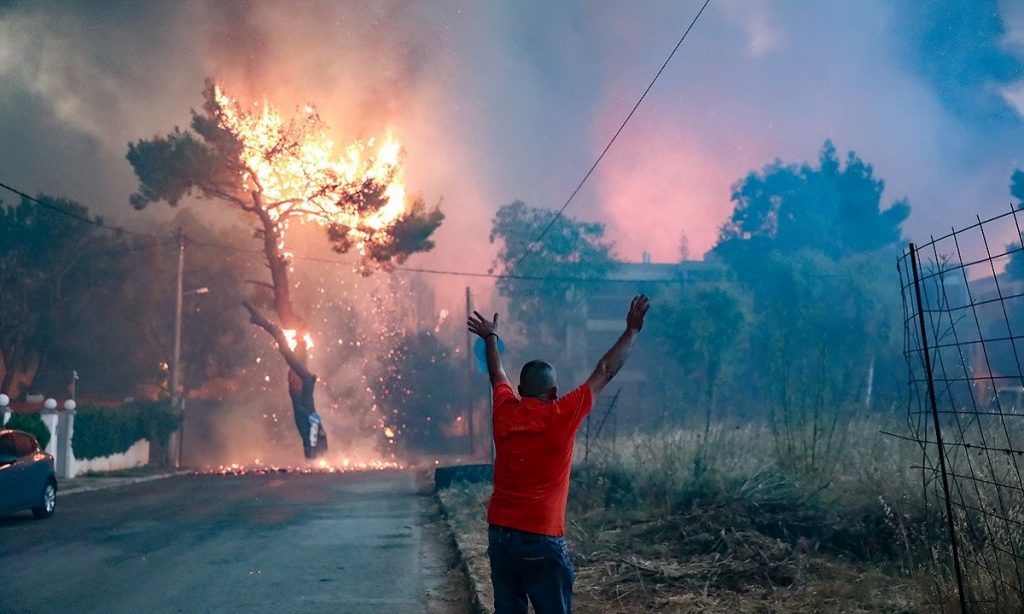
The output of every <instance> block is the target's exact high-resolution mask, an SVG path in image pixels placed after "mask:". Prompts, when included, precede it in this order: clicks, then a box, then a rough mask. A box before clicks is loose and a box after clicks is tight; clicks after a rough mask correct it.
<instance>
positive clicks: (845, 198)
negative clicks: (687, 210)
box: [713, 141, 910, 475]
mask: <svg viewBox="0 0 1024 614" xmlns="http://www.w3.org/2000/svg"><path fill="white" fill-rule="evenodd" d="M883 187H884V183H883V182H882V181H881V180H879V179H876V178H875V177H874V175H873V172H872V169H871V166H870V165H868V164H866V163H864V162H863V161H862V160H861V159H860V158H859V157H857V155H856V154H854V153H852V152H851V153H850V154H848V156H847V159H846V162H845V165H844V164H841V163H840V162H839V159H838V158H837V156H836V150H835V147H834V146H833V145H832V144H831V142H828V141H826V143H825V146H824V147H823V149H822V152H821V156H820V158H819V166H818V167H812V166H810V165H807V164H803V165H799V166H798V165H788V166H787V165H783V164H782V163H781V162H779V161H776V162H774V163H773V164H771V165H769V166H767V167H765V169H764V170H763V171H762V172H761V173H751V174H750V175H748V176H747V177H746V178H744V179H743V180H742V181H740V182H739V183H737V184H736V186H735V187H734V188H733V198H732V199H733V202H734V203H735V209H734V211H733V214H732V216H731V217H730V219H729V221H728V222H727V223H726V225H725V226H724V227H723V229H722V232H721V235H720V238H719V242H718V244H717V245H716V246H715V247H714V249H713V253H714V254H715V255H716V256H718V257H720V258H721V259H722V260H723V261H724V262H725V263H726V264H727V265H728V267H729V269H730V270H731V271H732V273H733V274H734V276H735V278H736V279H737V280H738V282H739V283H740V284H741V285H742V287H743V288H744V291H745V292H747V293H749V296H750V297H751V322H750V337H749V340H750V349H749V352H747V353H746V355H745V356H744V359H745V360H744V361H743V362H744V365H743V366H742V367H741V368H742V369H743V370H744V373H743V374H741V375H740V377H741V378H743V379H744V381H745V382H747V384H748V385H747V389H748V391H749V393H750V394H752V396H753V398H755V399H761V400H763V401H764V402H765V403H766V404H767V405H768V410H769V414H770V415H771V417H772V424H773V427H774V428H775V429H776V430H775V432H776V451H777V453H778V456H779V459H780V462H782V463H784V464H788V465H790V466H793V467H795V468H798V469H800V470H802V471H806V472H808V473H813V474H815V475H822V474H823V472H824V473H827V472H828V471H829V470H830V469H831V467H830V465H829V463H830V462H832V461H834V459H835V458H836V456H835V454H834V452H835V450H836V446H839V445H841V443H842V442H841V439H837V437H839V435H838V434H837V433H839V431H838V430H837V425H838V424H839V422H840V420H841V418H842V417H843V416H844V415H846V414H845V413H844V410H845V409H847V408H849V407H851V406H852V405H853V404H854V403H860V402H863V401H866V400H867V396H868V388H869V387H870V388H871V389H872V393H873V394H874V396H875V397H877V396H878V393H879V392H880V389H881V388H882V384H885V385H886V386H888V388H887V390H886V392H887V393H890V394H899V392H898V390H899V387H898V386H897V385H896V383H897V382H896V379H895V378H896V376H895V373H897V372H899V369H898V362H899V340H898V336H899V331H900V330H901V329H900V328H899V326H898V324H899V323H900V321H901V320H900V308H899V300H900V299H899V292H898V288H897V286H896V285H895V282H893V281H891V274H890V271H891V269H892V263H893V262H894V261H895V258H896V256H897V254H898V250H897V245H898V243H899V241H900V240H901V224H902V222H903V221H904V220H905V219H906V218H907V215H908V214H909V211H910V208H909V206H908V205H907V203H906V202H905V201H902V200H901V201H897V202H895V203H893V204H892V205H890V206H889V207H888V208H883V207H882V204H881V197H882V191H883ZM876 373H878V374H879V375H878V376H876Z"/></svg>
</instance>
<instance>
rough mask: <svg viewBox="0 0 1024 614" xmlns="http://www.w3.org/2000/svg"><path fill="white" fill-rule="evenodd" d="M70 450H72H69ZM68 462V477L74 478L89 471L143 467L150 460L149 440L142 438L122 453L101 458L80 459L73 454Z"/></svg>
mask: <svg viewBox="0 0 1024 614" xmlns="http://www.w3.org/2000/svg"><path fill="white" fill-rule="evenodd" d="M69 452H70V450H69ZM68 458H69V460H70V462H69V463H68V473H69V474H70V475H68V476H67V477H69V478H73V477H75V476H76V475H81V474H83V473H86V472H89V471H95V472H102V471H117V470H119V469H131V468H132V467H141V466H143V465H145V464H146V463H148V462H149V440H148V439H140V440H138V441H136V442H135V443H134V444H132V447H130V448H128V450H127V451H125V452H123V453H121V454H111V455H110V456H103V457H100V458H90V459H88V460H79V459H77V458H75V457H74V454H71V455H70V456H69V457H68Z"/></svg>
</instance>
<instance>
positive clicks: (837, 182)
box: [714, 141, 910, 264]
mask: <svg viewBox="0 0 1024 614" xmlns="http://www.w3.org/2000/svg"><path fill="white" fill-rule="evenodd" d="M818 162H819V166H818V167H817V168H814V167H812V166H810V165H808V164H802V165H788V166H787V165H783V164H782V162H781V161H779V160H776V161H775V162H773V163H772V164H770V165H768V166H766V167H765V168H764V170H763V171H762V172H761V173H750V174H749V175H747V177H746V178H744V179H743V180H742V181H740V182H739V183H737V184H736V185H734V186H733V193H732V201H733V203H735V207H734V209H733V213H732V216H731V217H730V218H729V221H728V222H726V224H725V225H724V226H723V227H722V231H721V233H720V235H719V240H718V243H717V244H716V245H715V247H714V252H715V253H716V254H717V255H719V256H721V257H722V258H724V259H725V260H726V261H729V262H730V263H733V264H739V263H738V262H737V260H738V259H743V258H749V259H753V260H757V259H759V258H760V257H761V256H762V255H763V254H765V253H766V252H769V251H771V252H775V253H782V254H787V253H795V252H798V251H801V250H806V249H813V250H816V251H819V252H822V253H823V254H825V255H827V256H829V257H830V258H839V257H845V256H848V255H851V254H858V253H865V252H870V251H873V250H876V249H883V248H887V247H892V246H893V245H895V244H896V243H897V242H898V241H899V240H900V238H901V234H900V233H901V231H900V225H901V224H902V223H903V221H904V220H906V219H907V216H908V215H910V206H909V205H908V204H907V202H906V201H905V200H899V201H896V202H895V203H893V204H891V205H890V206H889V207H888V208H882V203H881V199H882V191H883V189H884V187H885V183H884V182H883V181H882V180H880V179H876V178H875V177H874V174H873V170H872V168H871V165H869V164H866V163H865V162H864V161H863V160H861V159H860V158H859V157H858V156H857V154H855V153H854V152H852V151H851V152H850V153H849V154H848V155H847V157H846V164H845V166H844V165H843V164H841V163H840V161H839V159H838V157H837V156H836V148H835V146H834V145H833V144H832V142H831V141H825V144H824V146H823V147H822V149H821V154H820V156H819V159H818Z"/></svg>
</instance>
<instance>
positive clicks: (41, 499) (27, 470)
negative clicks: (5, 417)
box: [0, 429, 57, 518]
mask: <svg viewBox="0 0 1024 614" xmlns="http://www.w3.org/2000/svg"><path fill="white" fill-rule="evenodd" d="M56 505H57V478H56V476H55V474H54V471H53V457H52V456H50V455H49V454H47V453H46V452H43V451H42V450H40V449H39V442H38V441H36V438H35V437H33V436H32V435H29V434H28V433H24V432H22V431H14V430H10V429H6V430H0V514H13V513H14V512H19V511H21V510H28V509H30V510H32V515H33V516H35V517H36V518H49V517H50V516H52V515H53V510H54V508H55V507H56Z"/></svg>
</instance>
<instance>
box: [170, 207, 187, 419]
mask: <svg viewBox="0 0 1024 614" xmlns="http://www.w3.org/2000/svg"><path fill="white" fill-rule="evenodd" d="M176 238H177V240H178V279H177V285H176V287H175V291H174V354H173V357H172V358H171V409H172V410H173V411H178V383H179V381H180V378H181V303H182V298H183V297H182V284H183V281H184V280H183V277H184V276H185V235H184V234H182V232H181V227H180V226H179V227H178V232H177V233H176Z"/></svg>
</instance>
